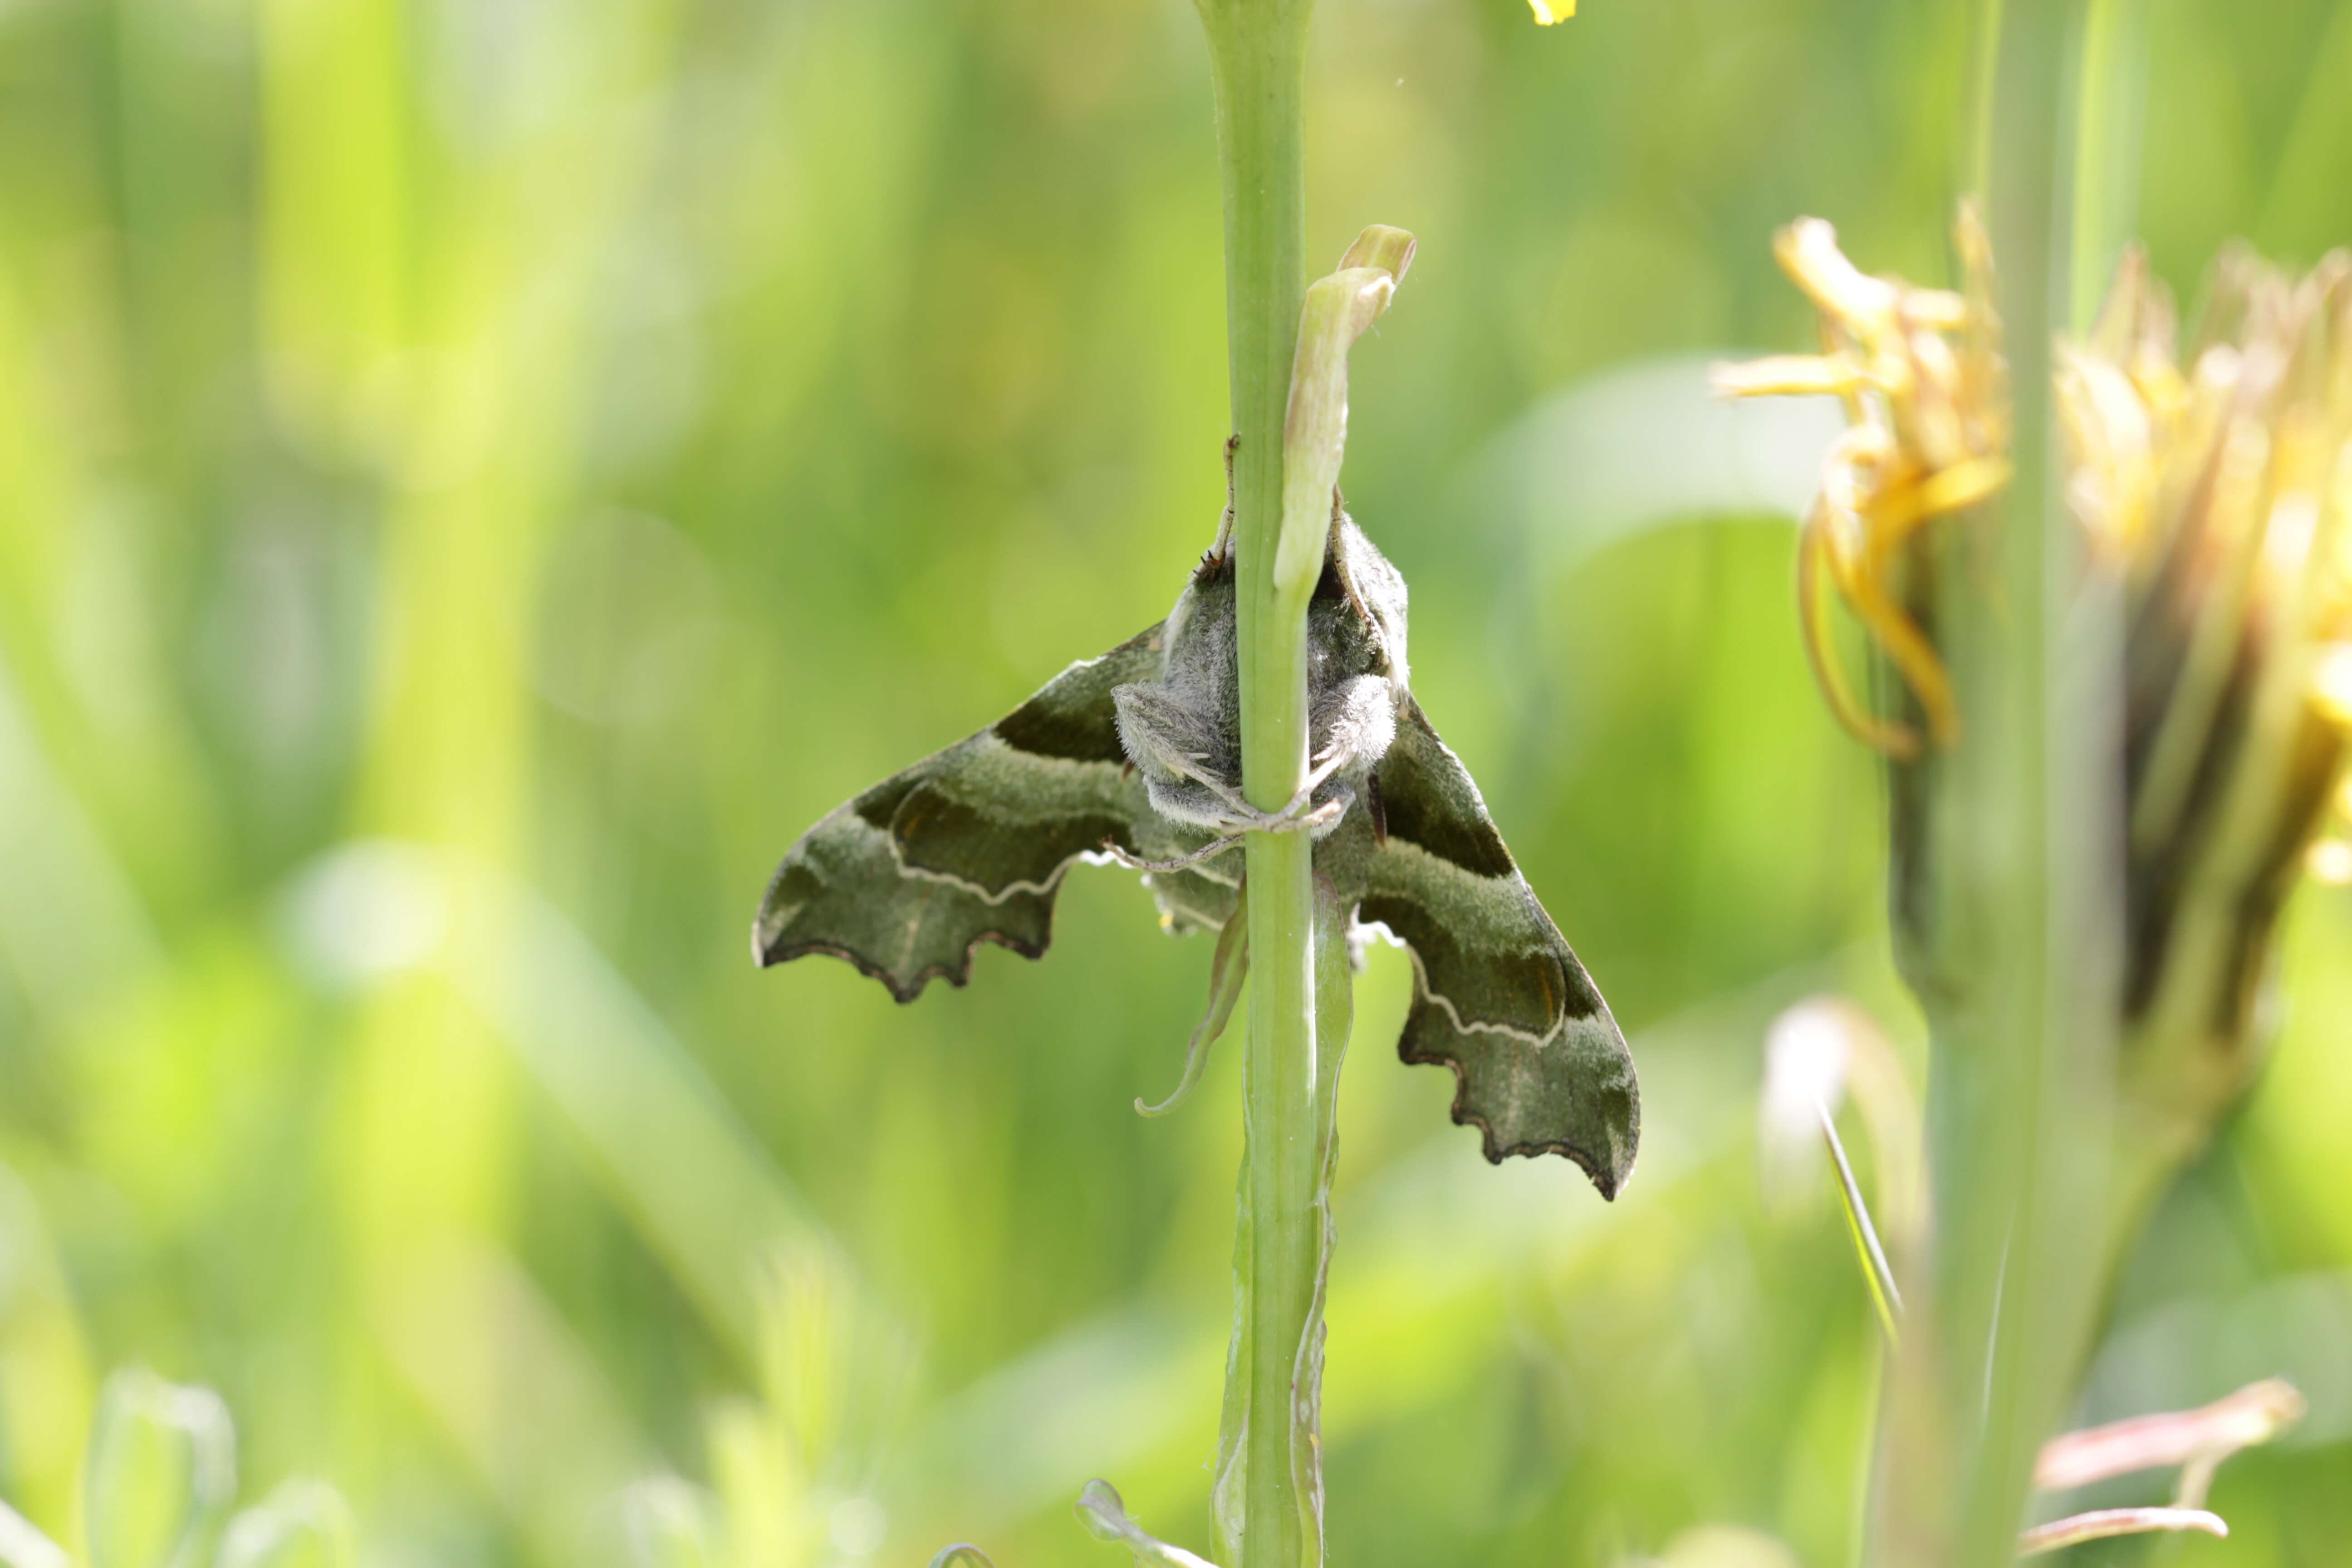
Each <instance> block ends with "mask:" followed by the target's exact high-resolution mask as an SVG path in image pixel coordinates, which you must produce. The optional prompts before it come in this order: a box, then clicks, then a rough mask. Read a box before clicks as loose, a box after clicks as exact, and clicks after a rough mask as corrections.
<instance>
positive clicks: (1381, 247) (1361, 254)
mask: <svg viewBox="0 0 2352 1568" xmlns="http://www.w3.org/2000/svg"><path fill="white" fill-rule="evenodd" d="M1419 244H1420V241H1418V240H1416V239H1415V238H1413V237H1412V231H1411V230H1410V229H1402V228H1396V227H1393V226H1390V225H1388V224H1384V223H1376V224H1370V225H1367V226H1365V229H1364V232H1363V233H1361V234H1360V235H1358V236H1357V237H1356V243H1355V244H1353V245H1351V246H1349V247H1348V254H1347V255H1345V256H1343V257H1341V258H1339V271H1342V272H1345V271H1347V270H1348V269H1349V268H1353V267H1377V268H1380V269H1381V271H1383V272H1385V273H1387V274H1388V275H1389V276H1390V277H1391V278H1393V279H1396V281H1398V282H1399V283H1402V282H1403V281H1404V275H1405V273H1406V272H1407V271H1409V270H1411V269H1412V253H1413V249H1414V247H1416V246H1417V245H1419Z"/></svg>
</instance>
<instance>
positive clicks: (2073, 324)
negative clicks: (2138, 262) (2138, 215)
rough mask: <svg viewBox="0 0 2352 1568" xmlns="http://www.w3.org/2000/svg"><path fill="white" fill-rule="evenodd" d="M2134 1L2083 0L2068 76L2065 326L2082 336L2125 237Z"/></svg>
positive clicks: (2134, 159)
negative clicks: (2070, 192)
mask: <svg viewBox="0 0 2352 1568" xmlns="http://www.w3.org/2000/svg"><path fill="white" fill-rule="evenodd" d="M2140 13H2141V0H2087V4H2086V5H2085V6H2084V13H2083V23H2082V41H2081V45H2080V48H2081V54H2082V68H2081V69H2080V70H2078V71H2077V72H2076V73H2075V76H2074V81H2075V95H2076V96H2075V105H2074V238H2073V259H2072V271H2073V274H2074V276H2073V280H2072V284H2071V287H2070V288H2069V289H2068V296H2069V304H2070V309H2069V311H2068V315H2069V320H2068V322H2067V325H2068V327H2069V328H2070V329H2071V330H2072V331H2075V332H2078V333H2079V332H2087V331H2090V330H2091V324H2092V322H2093V321H2095V320H2096V319H2097V316H2098V313H2099V302H2100V301H2101V300H2103V299H2105V296H2106V290H2107V280H2108V279H2110V278H2112V277H2113V276H2114V275H2115V269H2116V260H2117V259H2118V258H2120V257H2121V256H2122V255H2123V249H2124V246H2125V244H2126V241H2128V240H2129V239H2130V238H2131V230H2132V212H2133V209H2134V207H2135V206H2137V200H2138V194H2139V133H2140V119H2141V112H2142V106H2143V99H2144V95H2145V93H2146V89H2147V70H2146V58H2145V40H2144V35H2143V29H2142V26H2141V16H2140Z"/></svg>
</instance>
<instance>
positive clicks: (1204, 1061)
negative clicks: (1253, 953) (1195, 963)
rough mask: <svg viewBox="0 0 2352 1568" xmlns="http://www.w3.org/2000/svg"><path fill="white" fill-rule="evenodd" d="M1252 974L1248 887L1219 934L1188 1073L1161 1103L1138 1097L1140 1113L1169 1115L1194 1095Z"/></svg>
mask: <svg viewBox="0 0 2352 1568" xmlns="http://www.w3.org/2000/svg"><path fill="white" fill-rule="evenodd" d="M1248 973H1249V889H1248V888H1247V887H1244V888H1243V889H1242V890H1241V894H1240V896H1239V898H1238V899H1237V900H1236V901H1235V902H1234V912H1233V914H1232V915H1231V916H1230V917H1228V918H1227V919H1226V921H1225V929H1224V930H1223V931H1219V932H1218V933H1217V953H1216V957H1215V958H1214V959H1213V960H1212V961H1211V963H1210V964H1209V1010H1208V1012H1207V1013H1206V1014H1204V1015H1202V1018H1201V1022H1200V1025H1199V1026H1197V1027H1196V1028H1194V1029H1193V1031H1192V1041H1191V1043H1190V1044H1188V1045H1186V1046H1185V1047H1184V1076H1183V1077H1182V1078H1181V1079H1178V1080H1177V1081H1176V1087H1175V1089H1173V1090H1172V1091H1171V1093H1170V1094H1169V1096H1168V1098H1167V1099H1165V1100H1161V1101H1160V1103H1159V1104H1157V1105H1146V1104H1144V1103H1143V1100H1142V1097H1141V1096H1138V1097H1137V1099H1136V1101H1135V1113H1136V1114H1137V1115H1138V1116H1165V1115H1167V1114H1168V1113H1169V1112H1170V1111H1171V1110H1175V1109H1176V1108H1177V1107H1178V1106H1180V1105H1181V1104H1183V1103H1184V1101H1185V1100H1188V1099H1190V1098H1191V1097H1192V1089H1193V1086H1194V1085H1196V1084H1198V1083H1199V1082H1200V1081H1201V1074H1202V1071H1204V1070H1205V1069H1206V1068H1207V1067H1208V1065H1209V1047H1211V1046H1213V1045H1215V1044H1216V1043H1217V1041H1218V1040H1219V1039H1221V1038H1223V1036H1224V1032H1225V1026H1226V1024H1228V1023H1229V1022H1231V1021H1232V1018H1233V1016H1234V1004H1235V1003H1236V1002H1238V1001H1240V1000H1241V994H1242V981H1243V980H1244V978H1245V977H1246V976H1247V975H1248Z"/></svg>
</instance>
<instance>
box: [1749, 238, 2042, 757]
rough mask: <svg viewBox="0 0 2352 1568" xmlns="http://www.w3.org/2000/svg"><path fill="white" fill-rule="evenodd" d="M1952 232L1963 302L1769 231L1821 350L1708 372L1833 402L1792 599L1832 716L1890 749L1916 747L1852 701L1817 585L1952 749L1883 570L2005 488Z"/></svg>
mask: <svg viewBox="0 0 2352 1568" xmlns="http://www.w3.org/2000/svg"><path fill="white" fill-rule="evenodd" d="M1958 238H1959V245H1960V254H1961V257H1962V259H1963V261H1964V263H1965V264H1966V266H1967V267H1968V268H1969V277H1970V280H1971V288H1970V290H1969V294H1968V295H1967V296H1962V295H1959V294H1954V293H1950V292H1948V291H1946V290H1943V289H1915V288H1913V287H1911V286H1910V285H1909V284H1906V283H1905V282H1903V281H1902V280H1901V279H1895V278H1874V277H1871V276H1869V275H1867V274H1865V273H1864V272H1862V271H1860V270H1858V269H1857V268H1855V267H1854V265H1853V263H1852V262H1851V261H1848V260H1847V259H1846V258H1845V256H1844V255H1843V252H1841V251H1840V250H1839V249H1838V246H1837V232H1836V230H1834V229H1832V227H1831V226H1829V225H1828V224H1827V223H1825V222H1823V221H1822V219H1820V218H1801V219H1799V220H1798V221H1797V222H1795V223H1793V224H1791V225H1790V226H1788V227H1787V228H1785V229H1782V230H1781V231H1780V234H1779V235H1778V236H1777V237H1775V239H1774V242H1773V252H1774V254H1775V255H1776V256H1778V257H1779V258H1780V267H1781V269H1782V270H1783V271H1785V272H1787V273H1788V274H1789V276H1790V278H1791V279H1795V281H1796V284H1797V286H1798V287H1799V288H1801V289H1803V290H1804V291H1805V293H1806V294H1807V295H1808V296H1809V297H1810V298H1811V300H1812V301H1813V306H1814V309H1815V310H1817V311H1818V312H1819V313H1820V317H1821V331H1822V353H1819V354H1806V355H1784V356H1780V357H1778V358H1773V359H1765V360H1758V361H1755V362H1753V363H1748V364H1739V365H1718V366H1717V367H1716V372H1715V384H1716V387H1717V390H1718V391H1720V392H1722V393H1725V394H1727V395H1730V396H1735V397H1757V396H1767V395H1775V394H1791V393H1794V394H1804V393H1817V394H1831V395H1835V396H1837V397H1838V398H1840V399H1841V400H1842V401H1843V403H1844V405H1845V412H1846V430H1845V433H1844V434H1843V436H1841V437H1839V438H1838V439H1837V440H1836V441H1835V442H1834V443H1833V444H1832V446H1831V447H1830V450H1829V453H1828V455H1827V456H1826V457H1825V458H1823V459H1822V489H1821V494H1820V496H1819V497H1818V498H1816V500H1814V502H1813V507H1812V510H1811V512H1810V513H1809V514H1808V515H1807V516H1806V518H1805V523H1804V533H1803V537H1802V539H1801V542H1800V545H1799V551H1798V557H1797V563H1798V565H1797V584H1798V599H1799V607H1800V611H1801V619H1802V622H1803V626H1804V636H1805V650H1806V652H1807V653H1808V654H1810V655H1811V658H1812V663H1813V670H1814V673H1815V674H1816V675H1817V676H1818V677H1819V678H1820V680H1821V684H1822V691H1823V693H1824V695H1826V696H1827V698H1828V700H1829V704H1830V709H1831V710H1832V712H1834V713H1835V714H1836V715H1837V717H1838V720H1839V721H1840V722H1841V723H1843V724H1844V725H1845V727H1846V728H1847V729H1849V730H1851V731H1853V733H1854V734H1856V735H1858V736H1860V737H1861V738H1862V739H1863V740H1864V741H1866V742H1869V743H1870V744H1871V745H1873V746H1875V747H1877V748H1878V749H1879V750H1880V751H1883V752H1887V753H1889V754H1891V755H1894V756H1897V757H1910V756H1915V755H1916V754H1917V752H1918V750H1919V735H1918V732H1917V731H1916V730H1915V729H1913V728H1912V727H1911V726H1910V725H1908V724H1905V723H1902V722H1900V721H1894V720H1888V719H1885V718H1881V717H1879V716H1878V715H1876V714H1874V713H1872V712H1871V711H1869V710H1868V709H1866V708H1865V707H1864V705H1863V704H1862V702H1861V701H1859V700H1857V699H1856V697H1855V696H1854V694H1853V689H1852V688H1851V687H1850V686H1849V685H1848V684H1847V681H1846V679H1845V676H1844V673H1843V670H1842V669H1841V668H1839V665H1838V661H1837V656H1836V651H1835V648H1834V647H1833V646H1832V637H1831V631H1830V622H1829V603H1828V599H1827V596H1826V595H1825V592H1824V589H1825V586H1834V587H1835V588H1836V589H1837V591H1838V593H1839V595H1841V596H1842V597H1843V599H1844V600H1845V602H1846V604H1847V605H1849V606H1850V607H1851V608H1852V609H1853V613H1854V614H1855V616H1858V617H1859V618H1860V619H1861V621H1862V623H1863V625H1864V627H1865V628H1866V629H1867V630H1868V632H1869V633H1870V635H1871V637H1872V638H1873V639H1874V641H1875V642H1876V644H1877V646H1878V647H1879V648H1880V649H1881V650H1882V651H1883V652H1884V653H1885V655H1886V658H1887V659H1888V661H1889V662H1891V663H1892V664H1893V665H1894V667H1895V670H1896V671H1897V673H1898V674H1900V675H1901V677H1902V679H1903V680H1904V682H1905V684H1906V685H1907V686H1908V687H1909V688H1910V689H1911V692H1912V694H1913V696H1915V697H1916V699H1917V700H1918V702H1919V707H1920V710H1921V711H1922V712H1923V713H1924V714H1925V715H1926V717H1927V730H1928V733H1929V734H1930V735H1932V736H1933V737H1934V738H1935V740H1936V742H1937V744H1939V745H1949V744H1951V743H1952V742H1953V741H1955V740H1956V739H1958V735H1959V728H1960V721H1959V714H1958V710H1956V709H1955V708H1954V706H1953V702H1952V687H1951V680H1950V678H1949V677H1948V675H1947V674H1946V672H1945V669H1944V665H1943V661H1942V660H1941V659H1940V658H1937V654H1936V650H1935V647H1933V645H1931V644H1930V643H1929V642H1928V640H1927V637H1926V635H1925V634H1924V633H1923V632H1921V630H1920V629H1919V625H1918V622H1917V621H1916V619H1914V618H1913V616H1911V614H1910V613H1909V612H1908V611H1907V610H1906V609H1905V608H1904V606H1903V604H1902V597H1901V589H1900V584H1899V583H1898V581H1897V578H1898V574H1899V570H1900V565H1901V561H1902V552H1903V549H1904V546H1905V544H1906V542H1908V541H1910V540H1911V539H1912V537H1913V536H1914V535H1915V534H1916V533H1917V532H1918V531H1919V530H1920V529H1921V528H1923V527H1925V526H1926V525H1927V523H1928V522H1930V521H1933V520H1935V519H1936V518H1938V517H1941V516H1944V515H1945V514H1947V513H1949V512H1956V511H1961V510H1966V509H1967V508H1969V507H1972V506H1974V505H1976V504H1977V503H1978V502H1979V501H1981V500H1985V499H1986V498H1988V497H1990V496H1991V495H1993V494H1994V493H1995V492H1997V491H1998V490H1999V489H2000V488H2001V487H2002V486H2003V485H2004V484H2006V483H2008V482H2009V474H2010V465H2009V459H2008V458H2007V457H2006V456H2005V447H2006V444H2007V425H2006V410H2005V408H2004V406H2003V404H2002V399H2001V396H2000V366H1999V364H1998V362H1997V361H1996V360H1995V358H1994V355H1993V348H1992V339H1993V323H1992V318H1991V312H1990V308H1989V307H1988V306H1987V304H1986V303H1985V295H1986V289H1985V283H1986V279H1987V277H1988V273H1989V268H1988V264H1987V257H1986V248H1985V243H1984V234H1983V230H1982V229H1981V227H1979V226H1978V225H1977V223H1976V222H1975V220H1974V218H1973V216H1972V215H1971V214H1969V213H1968V212H1963V213H1962V215H1961V218H1960V224H1959V231H1958Z"/></svg>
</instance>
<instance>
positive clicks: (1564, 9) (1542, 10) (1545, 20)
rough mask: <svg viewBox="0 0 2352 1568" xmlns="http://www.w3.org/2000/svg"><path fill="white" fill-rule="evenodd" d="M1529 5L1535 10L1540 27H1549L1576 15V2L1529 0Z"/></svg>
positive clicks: (1566, 0) (1565, 0) (1572, 0)
mask: <svg viewBox="0 0 2352 1568" xmlns="http://www.w3.org/2000/svg"><path fill="white" fill-rule="evenodd" d="M1528 5H1530V6H1532V7H1533V8H1534V10H1535V14H1536V24H1537V26H1544V27H1549V26H1551V25H1552V24H1553V23H1554V22H1565V21H1567V20H1568V19H1569V18H1570V16H1575V15H1576V0H1528Z"/></svg>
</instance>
